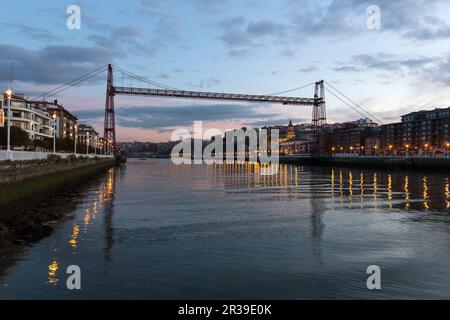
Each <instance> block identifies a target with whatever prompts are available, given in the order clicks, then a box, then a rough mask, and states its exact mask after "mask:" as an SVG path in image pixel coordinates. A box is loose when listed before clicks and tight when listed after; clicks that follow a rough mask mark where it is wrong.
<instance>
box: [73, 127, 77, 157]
mask: <svg viewBox="0 0 450 320" xmlns="http://www.w3.org/2000/svg"><path fill="white" fill-rule="evenodd" d="M74 140H75V147H74V154H75V156H76V155H77V140H78V126H77V125H76V126H75V139H74Z"/></svg>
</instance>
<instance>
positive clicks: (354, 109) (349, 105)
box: [325, 88, 367, 117]
mask: <svg viewBox="0 0 450 320" xmlns="http://www.w3.org/2000/svg"><path fill="white" fill-rule="evenodd" d="M325 90H326V91H327V92H328V93H331V94H332V95H333V96H334V97H335V98H336V99H338V100H339V101H341V102H342V103H344V104H345V105H347V106H348V107H350V108H351V109H352V110H353V111H355V112H357V113H359V114H360V115H361V116H363V117H367V115H365V114H364V113H362V112H361V111H360V110H358V109H356V108H355V107H354V106H352V105H351V104H349V103H348V102H347V101H345V100H343V99H342V98H340V97H339V96H337V95H336V94H335V93H334V92H333V91H331V90H330V89H327V88H325Z"/></svg>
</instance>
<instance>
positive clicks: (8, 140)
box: [5, 89, 13, 160]
mask: <svg viewBox="0 0 450 320" xmlns="http://www.w3.org/2000/svg"><path fill="white" fill-rule="evenodd" d="M5 94H6V97H7V98H8V103H7V105H8V124H7V134H6V136H7V138H6V154H7V158H8V160H12V153H11V98H12V95H13V91H12V90H11V89H8V90H6V92H5Z"/></svg>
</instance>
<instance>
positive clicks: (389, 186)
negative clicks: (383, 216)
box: [388, 174, 392, 209]
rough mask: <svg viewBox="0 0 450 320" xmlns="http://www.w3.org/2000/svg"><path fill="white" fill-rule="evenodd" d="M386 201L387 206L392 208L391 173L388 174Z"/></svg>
mask: <svg viewBox="0 0 450 320" xmlns="http://www.w3.org/2000/svg"><path fill="white" fill-rule="evenodd" d="M388 203H389V208H390V209H392V175H390V174H389V175H388Z"/></svg>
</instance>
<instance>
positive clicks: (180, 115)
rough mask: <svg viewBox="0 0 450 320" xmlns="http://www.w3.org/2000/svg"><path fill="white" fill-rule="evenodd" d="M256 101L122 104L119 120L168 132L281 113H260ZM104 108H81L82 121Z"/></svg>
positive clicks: (126, 124) (122, 123)
mask: <svg viewBox="0 0 450 320" xmlns="http://www.w3.org/2000/svg"><path fill="white" fill-rule="evenodd" d="M258 108H259V107H258V105H256V104H249V105H246V104H212V105H211V104H208V105H185V106H174V107H159V106H147V107H122V108H118V109H116V119H117V124H118V125H119V126H121V127H128V128H141V129H151V130H154V131H157V132H161V133H163V132H168V131H171V130H173V128H176V127H180V126H183V127H190V126H191V125H192V124H193V122H194V121H200V120H201V121H243V122H246V123H251V119H254V120H255V121H262V120H265V119H266V120H268V119H272V120H273V119H274V118H277V117H280V116H281V114H279V113H264V114H262V113H258ZM103 115H104V111H103V110H100V109H99V110H80V111H78V112H77V116H78V117H79V119H80V121H88V122H96V121H101V119H102V117H103Z"/></svg>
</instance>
